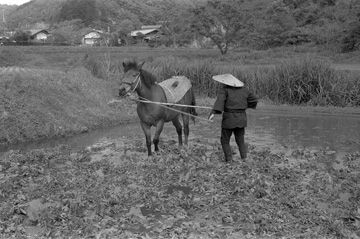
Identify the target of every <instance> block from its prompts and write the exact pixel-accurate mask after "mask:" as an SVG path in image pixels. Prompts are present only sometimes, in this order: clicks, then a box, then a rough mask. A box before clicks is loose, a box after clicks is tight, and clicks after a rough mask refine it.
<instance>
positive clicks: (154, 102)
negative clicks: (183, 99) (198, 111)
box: [131, 96, 212, 122]
mask: <svg viewBox="0 0 360 239" xmlns="http://www.w3.org/2000/svg"><path fill="white" fill-rule="evenodd" d="M139 98H140V99H131V100H132V101H136V102H141V103H147V104H157V105H159V106H161V107H163V108H165V109H168V110H172V111H175V112H178V113H180V114H184V115H188V116H190V117H194V118H196V119H200V120H204V121H208V122H212V121H211V120H209V119H207V118H203V117H199V116H196V115H192V114H190V113H187V112H184V111H182V110H178V109H174V108H171V107H169V106H168V105H170V106H179V107H192V108H204V109H212V108H211V107H207V106H196V105H182V104H172V103H163V102H156V101H151V100H148V99H146V98H144V97H141V96H139Z"/></svg>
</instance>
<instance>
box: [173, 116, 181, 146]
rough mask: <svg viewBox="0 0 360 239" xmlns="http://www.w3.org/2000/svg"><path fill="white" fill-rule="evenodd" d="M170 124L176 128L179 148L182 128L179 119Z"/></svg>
mask: <svg viewBox="0 0 360 239" xmlns="http://www.w3.org/2000/svg"><path fill="white" fill-rule="evenodd" d="M172 123H173V125H174V126H175V128H176V133H177V134H178V140H179V146H182V126H181V123H180V120H179V117H176V118H175V119H173V121H172Z"/></svg>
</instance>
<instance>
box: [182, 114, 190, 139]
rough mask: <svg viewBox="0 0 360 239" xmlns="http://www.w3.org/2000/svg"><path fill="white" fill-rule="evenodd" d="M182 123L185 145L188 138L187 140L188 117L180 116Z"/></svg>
mask: <svg viewBox="0 0 360 239" xmlns="http://www.w3.org/2000/svg"><path fill="white" fill-rule="evenodd" d="M181 116H182V119H183V123H184V135H185V140H184V141H185V142H184V143H185V145H187V144H188V138H189V131H190V130H189V121H190V117H189V116H188V115H181Z"/></svg>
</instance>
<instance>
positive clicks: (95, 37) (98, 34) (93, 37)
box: [81, 30, 105, 46]
mask: <svg viewBox="0 0 360 239" xmlns="http://www.w3.org/2000/svg"><path fill="white" fill-rule="evenodd" d="M104 39H105V38H104V32H103V31H100V30H91V31H89V32H87V33H86V34H85V35H84V36H83V38H82V41H81V42H82V44H84V45H89V46H94V45H100V43H101V41H102V40H104Z"/></svg>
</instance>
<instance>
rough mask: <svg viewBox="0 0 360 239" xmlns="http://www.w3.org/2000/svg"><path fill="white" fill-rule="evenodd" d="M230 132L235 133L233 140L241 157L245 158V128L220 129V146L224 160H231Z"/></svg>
mask: <svg viewBox="0 0 360 239" xmlns="http://www.w3.org/2000/svg"><path fill="white" fill-rule="evenodd" d="M232 133H234V135H235V141H236V144H237V146H238V148H239V151H240V156H241V158H242V159H245V158H246V151H247V150H246V144H245V137H244V135H245V128H234V129H224V128H222V129H221V139H220V141H221V146H222V149H223V151H224V154H225V161H231V160H232V152H231V147H230V138H231V135H232Z"/></svg>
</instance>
